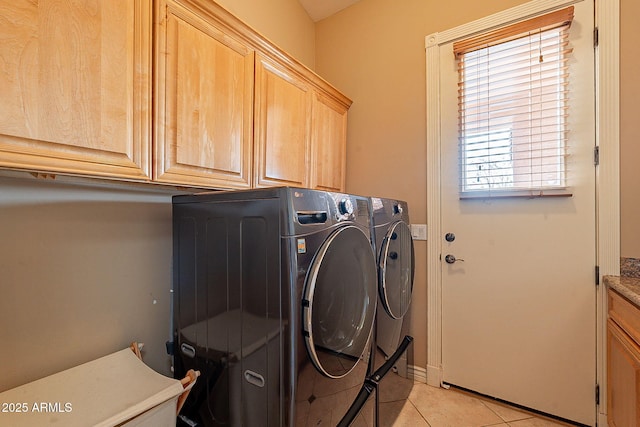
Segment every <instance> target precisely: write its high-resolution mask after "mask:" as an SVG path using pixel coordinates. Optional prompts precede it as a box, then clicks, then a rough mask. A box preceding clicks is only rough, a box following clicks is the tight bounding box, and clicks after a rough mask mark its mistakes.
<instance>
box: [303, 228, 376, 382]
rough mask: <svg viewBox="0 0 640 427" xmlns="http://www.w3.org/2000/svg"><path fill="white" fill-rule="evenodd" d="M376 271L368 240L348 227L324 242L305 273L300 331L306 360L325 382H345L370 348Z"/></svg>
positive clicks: (357, 229)
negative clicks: (333, 380)
mask: <svg viewBox="0 0 640 427" xmlns="http://www.w3.org/2000/svg"><path fill="white" fill-rule="evenodd" d="M376 273H377V270H376V262H375V255H374V253H373V250H372V248H371V242H370V240H369V238H368V236H367V235H366V234H365V233H364V232H363V231H362V230H360V229H359V228H357V227H355V226H352V225H348V226H343V227H340V228H338V229H337V230H336V231H334V232H333V233H332V234H331V235H330V236H329V238H327V240H325V241H324V243H323V244H322V246H321V247H320V249H319V250H318V252H317V253H316V255H315V257H314V259H313V261H312V263H311V267H310V268H309V271H308V273H307V278H306V284H305V293H304V299H303V311H302V314H303V329H304V335H305V343H306V345H307V350H308V352H309V356H310V357H311V360H312V361H313V364H314V365H315V366H316V368H317V369H318V370H319V371H320V372H322V373H323V374H324V375H326V376H328V377H330V378H341V377H344V376H346V375H347V374H348V373H349V372H351V371H352V370H353V368H355V366H356V365H357V363H358V361H359V360H360V358H361V357H362V356H363V355H364V353H365V351H366V350H367V349H368V348H369V346H368V344H369V338H370V336H371V331H372V330H373V321H374V318H375V312H376V304H377V300H378V298H377V294H376V287H377V278H376V277H377V274H376Z"/></svg>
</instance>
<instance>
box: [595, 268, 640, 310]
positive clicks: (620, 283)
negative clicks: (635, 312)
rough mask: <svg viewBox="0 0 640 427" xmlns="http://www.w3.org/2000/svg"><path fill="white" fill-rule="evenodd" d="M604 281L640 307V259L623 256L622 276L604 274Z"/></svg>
mask: <svg viewBox="0 0 640 427" xmlns="http://www.w3.org/2000/svg"><path fill="white" fill-rule="evenodd" d="M603 281H604V284H605V285H607V286H608V287H610V288H611V289H613V290H615V291H617V292H618V293H619V294H620V295H622V296H623V297H625V298H627V299H628V300H629V301H631V302H632V303H634V304H635V305H636V306H638V307H639V308H640V259H638V258H621V259H620V276H604V278H603Z"/></svg>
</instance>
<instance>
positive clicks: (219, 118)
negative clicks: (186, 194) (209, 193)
mask: <svg viewBox="0 0 640 427" xmlns="http://www.w3.org/2000/svg"><path fill="white" fill-rule="evenodd" d="M156 23H157V33H156V40H157V43H156V62H155V64H156V87H155V90H156V97H155V102H156V121H155V143H156V144H155V160H154V164H155V168H154V179H155V180H156V181H159V182H166V183H172V184H184V185H196V186H205V187H222V188H248V187H249V186H250V184H251V181H250V179H251V167H252V129H253V126H252V117H253V115H252V114H253V112H252V110H253V104H252V103H253V81H254V75H253V73H254V50H253V49H252V48H251V47H249V46H248V45H247V44H243V43H242V42H241V41H239V40H238V39H237V38H234V37H233V36H232V35H230V34H229V33H228V32H227V33H225V31H224V27H223V25H222V24H221V23H220V22H218V21H217V20H216V19H215V18H214V17H213V16H210V15H206V14H200V16H198V15H197V14H196V13H194V11H192V10H189V9H187V8H185V7H184V6H183V5H181V4H179V3H177V2H172V1H158V2H157V8H156Z"/></svg>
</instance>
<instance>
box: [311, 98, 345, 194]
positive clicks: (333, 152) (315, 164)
mask: <svg viewBox="0 0 640 427" xmlns="http://www.w3.org/2000/svg"><path fill="white" fill-rule="evenodd" d="M348 109H349V103H346V102H339V101H337V100H335V99H333V98H331V97H330V96H328V95H326V94H323V93H320V92H317V93H315V94H314V97H313V106H312V111H313V114H312V119H311V148H312V155H311V187H312V188H316V189H319V190H327V191H344V185H345V170H346V155H347V153H346V150H347V111H348Z"/></svg>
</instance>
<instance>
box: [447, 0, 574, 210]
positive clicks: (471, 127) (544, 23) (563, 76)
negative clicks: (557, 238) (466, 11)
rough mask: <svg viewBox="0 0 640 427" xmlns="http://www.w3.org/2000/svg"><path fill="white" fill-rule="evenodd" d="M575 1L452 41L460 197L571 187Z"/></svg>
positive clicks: (559, 192)
mask: <svg viewBox="0 0 640 427" xmlns="http://www.w3.org/2000/svg"><path fill="white" fill-rule="evenodd" d="M572 20H573V7H569V8H566V9H562V10H559V11H555V12H552V13H549V14H546V15H543V16H539V17H536V18H532V19H529V20H527V21H523V22H519V23H516V24H513V25H509V26H507V27H502V28H499V29H497V30H493V31H490V32H487V33H483V34H480V35H476V36H473V37H471V38H467V39H464V40H460V41H457V42H456V43H454V45H453V50H454V54H455V56H456V59H457V63H458V75H459V83H458V85H459V88H458V94H459V95H458V119H459V146H460V197H461V198H467V197H501V196H503V197H504V196H527V197H533V196H546V195H570V189H569V188H568V184H567V182H568V180H567V174H568V172H570V171H569V168H568V165H569V153H570V147H568V146H567V142H568V138H567V135H568V132H569V131H570V129H568V127H567V119H568V115H569V114H570V110H569V108H568V107H569V76H570V74H569V71H570V70H569V61H570V57H571V46H570V44H569V28H570V26H571V22H572Z"/></svg>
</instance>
